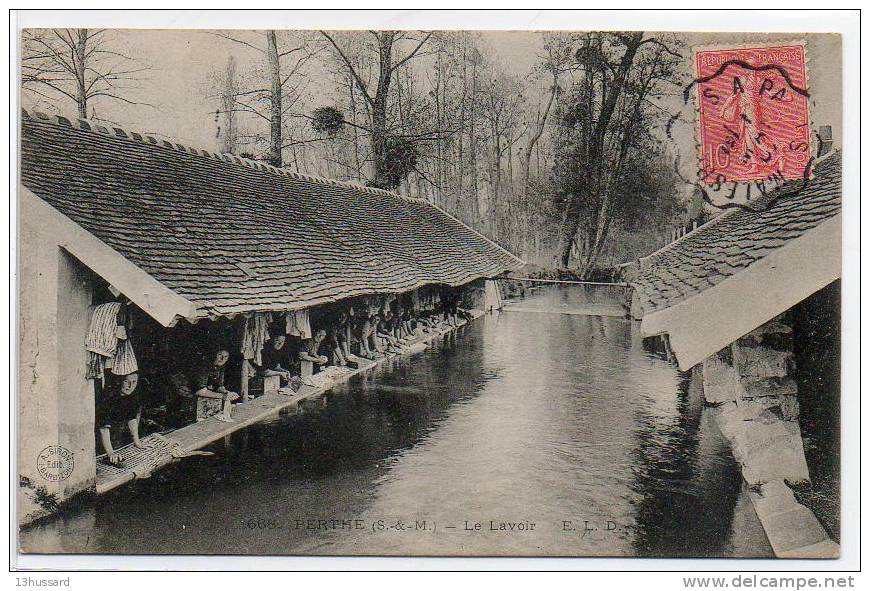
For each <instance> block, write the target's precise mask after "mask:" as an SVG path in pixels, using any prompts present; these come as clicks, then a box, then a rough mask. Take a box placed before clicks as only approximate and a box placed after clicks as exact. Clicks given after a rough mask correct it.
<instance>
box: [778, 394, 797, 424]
mask: <svg viewBox="0 0 870 591" xmlns="http://www.w3.org/2000/svg"><path fill="white" fill-rule="evenodd" d="M779 401H780V402H779V406H780V408H781V409H782V418H783V419H785V420H786V421H791V422H794V423H796V422H797V420H798V416H799V414H800V405H799V404H798V400H797V396H793V395H785V396H779Z"/></svg>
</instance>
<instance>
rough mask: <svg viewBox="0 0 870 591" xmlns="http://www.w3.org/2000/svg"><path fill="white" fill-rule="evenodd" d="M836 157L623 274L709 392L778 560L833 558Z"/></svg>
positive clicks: (635, 304)
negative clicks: (803, 178)
mask: <svg viewBox="0 0 870 591" xmlns="http://www.w3.org/2000/svg"><path fill="white" fill-rule="evenodd" d="M841 194H842V189H841V157H840V153H839V151H830V152H828V153H826V154H823V155H822V156H821V157H820V158H818V159H817V161H816V163H815V167H814V174H813V177H812V178H811V179H809V180H807V181H806V182H803V181H791V182H788V183H786V184H785V185H784V186H782V187H781V188H779V189H778V190H775V191H771V192H769V193H768V194H766V195H763V196H761V197H759V198H758V199H757V200H755V201H752V202H750V203H748V204H747V205H745V206H744V207H741V208H735V209H731V210H730V211H727V212H726V213H723V214H721V215H720V216H718V217H717V218H715V219H713V220H712V221H710V222H708V223H707V224H705V225H703V226H701V227H699V228H698V229H696V230H694V231H693V232H690V233H689V234H686V235H685V236H684V237H682V238H681V239H680V240H678V241H676V242H674V243H672V244H669V245H668V246H666V247H664V248H662V249H660V250H659V251H657V252H655V253H653V254H651V255H649V256H647V257H645V258H642V259H640V261H638V262H637V263H635V264H633V265H631V266H629V268H628V270H627V277H628V279H629V282H630V283H631V285H632V287H633V288H634V290H633V295H632V314H633V316H634V317H635V318H637V319H640V320H641V333H642V334H643V336H644V337H648V338H650V339H658V340H659V342H661V343H663V345H664V349H665V352H666V354H667V355H668V356H669V357H670V358H671V359H672V360H673V361H675V362H676V363H677V364H678V365H679V367H680V369H681V370H683V371H687V372H691V379H692V384H693V385H694V387H695V388H697V390H698V391H703V397H704V399H705V402H706V404H707V405H708V406H709V407H711V408H712V411H713V413H714V416H715V417H716V422H717V423H718V425H719V427H720V430H721V431H722V434H723V435H724V436H725V438H726V439H727V440H728V441H729V442H730V444H731V449H732V451H733V454H734V457H735V459H736V460H737V461H738V462H739V464H740V466H741V470H742V473H743V477H744V480H745V481H746V486H747V489H748V495H749V498H750V500H751V501H752V503H753V505H754V507H755V511H756V513H757V515H758V518H759V520H760V521H761V524H762V526H763V527H764V530H765V532H766V534H767V537H768V540H769V542H770V545H771V547H772V549H773V551H774V553H775V554H776V555H777V556H780V557H789V558H821V557H835V556H837V555H838V552H839V546H838V544H837V543H836V540H838V536H839V473H840V466H839V457H840V454H839V408H840V405H839V400H840V356H839V350H840V276H841V225H842V212H841Z"/></svg>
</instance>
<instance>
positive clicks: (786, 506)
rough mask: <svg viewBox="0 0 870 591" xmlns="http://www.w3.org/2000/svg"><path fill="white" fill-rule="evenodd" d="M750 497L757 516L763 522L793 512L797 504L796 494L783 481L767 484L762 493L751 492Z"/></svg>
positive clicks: (773, 481)
mask: <svg viewBox="0 0 870 591" xmlns="http://www.w3.org/2000/svg"><path fill="white" fill-rule="evenodd" d="M749 495H750V499H751V500H752V504H753V505H754V507H755V514H756V515H758V518H759V519H761V520H765V519H767V518H768V517H770V516H772V515H776V514H778V513H785V512H787V511H791V510H792V509H794V506H795V504H796V503H797V501H796V500H795V498H794V492H792V490H791V489H790V488H789V487H788V486H787V485H786V484H785V482H783V481H782V480H772V481H770V482H767V483H765V484H764V485H763V486H762V487H761V490H760V491H753V492H750V493H749Z"/></svg>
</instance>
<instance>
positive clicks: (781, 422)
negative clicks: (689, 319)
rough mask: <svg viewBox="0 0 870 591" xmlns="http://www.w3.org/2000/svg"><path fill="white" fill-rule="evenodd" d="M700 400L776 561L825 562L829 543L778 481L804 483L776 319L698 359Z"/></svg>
mask: <svg viewBox="0 0 870 591" xmlns="http://www.w3.org/2000/svg"><path fill="white" fill-rule="evenodd" d="M701 371H702V372H703V382H704V396H705V399H706V401H707V403H708V405H711V406H714V407H715V408H716V410H715V412H716V419H717V423H718V424H719V428H720V429H721V431H722V433H723V435H724V436H725V437H726V439H728V441H729V442H730V444H731V448H732V452H733V454H734V457H735V459H736V460H737V462H738V463H739V464H740V466H741V470H742V473H743V478H744V480H745V481H746V483H747V486H748V487H749V494H750V498H751V499H752V501H753V504H754V505H755V510H756V513H757V514H758V517H759V519H760V520H761V523H762V525H763V526H764V529H765V532H766V533H767V536H768V539H769V540H770V544H771V546H772V547H773V550H774V552H775V553H776V555H777V556H783V557H807V558H810V557H813V558H822V557H833V556H836V555H837V553H838V551H839V547H838V546H837V544H835V543H834V542H832V541H831V540H830V539H829V538H828V535H827V533H826V532H825V531H824V529H823V528H822V527H821V525H820V524H819V522H818V520H817V519H816V518H815V516H814V515H813V513H812V511H810V510H809V509H808V508H806V507H804V506H803V505H801V504H799V503H798V502H797V501H796V500H795V498H794V494H793V493H792V490H791V488H789V486H788V485H787V484H786V481H789V482H793V483H797V482H802V481H806V480H808V478H809V472H808V470H807V463H806V458H805V456H804V448H803V440H802V439H801V432H800V426H799V424H798V417H799V414H800V408H799V405H798V399H797V383H796V382H795V379H794V373H795V362H794V352H793V343H792V325H791V319H790V316H789V313H788V312H787V313H785V314H782V315H780V316H778V317H776V318H774V319H772V320H771V321H769V322H767V323H766V324H764V325H762V326H760V327H759V328H757V329H755V330H754V331H752V332H751V333H749V334H747V335H745V336H743V337H741V338H740V339H738V340H737V341H735V342H734V343H732V344H731V345H730V346H729V347H726V348H725V349H723V350H721V351H719V352H718V353H717V354H715V355H712V356H711V357H709V358H707V359H706V360H704V362H703V364H702V366H701Z"/></svg>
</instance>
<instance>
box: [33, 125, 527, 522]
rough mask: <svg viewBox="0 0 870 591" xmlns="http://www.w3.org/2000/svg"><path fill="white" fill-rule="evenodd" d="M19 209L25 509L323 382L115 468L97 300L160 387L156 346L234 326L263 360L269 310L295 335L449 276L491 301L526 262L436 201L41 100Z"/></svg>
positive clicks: (110, 477)
mask: <svg viewBox="0 0 870 591" xmlns="http://www.w3.org/2000/svg"><path fill="white" fill-rule="evenodd" d="M18 207H19V209H18V211H19V229H20V230H19V231H20V239H19V244H20V247H19V260H18V286H19V298H18V310H19V316H18V339H19V349H18V350H19V359H18V368H19V369H18V371H19V373H18V398H17V399H18V408H17V413H16V416H17V433H18V445H19V448H18V455H17V467H18V472H19V478H20V489H19V492H20V494H19V502H18V507H19V511H18V513H19V515H18V517H19V520H20V521H22V522H26V521H31V520H32V519H34V518H36V517H39V516H40V515H44V514H46V513H47V512H51V511H53V510H56V509H57V508H58V507H59V506H63V503H64V502H67V501H68V500H69V499H71V498H72V497H74V496H76V495H77V494H79V493H83V492H85V493H87V492H89V491H94V490H96V491H97V492H102V491H103V490H108V489H109V488H113V487H114V486H117V485H119V484H121V483H123V482H127V481H129V480H131V479H134V478H135V477H136V476H137V475H138V474H137V470H150V469H154V468H157V467H159V466H160V464H161V463H165V462H168V461H170V460H171V459H172V457H173V456H175V457H177V456H179V455H183V454H185V453H189V452H191V451H192V450H195V449H197V448H199V447H202V446H203V445H206V444H208V443H209V442H211V441H214V440H215V439H217V438H220V437H222V436H223V435H225V434H227V433H229V432H231V431H233V430H237V429H240V428H242V427H244V426H245V425H248V424H251V423H252V422H256V421H257V420H260V419H261V418H262V417H264V416H266V415H267V414H268V413H271V412H275V411H277V410H280V408H281V407H282V406H286V405H287V404H290V403H291V401H292V400H293V399H295V398H300V397H304V396H305V395H308V394H311V393H312V392H314V391H316V390H318V388H315V387H313V386H309V385H304V386H303V387H302V388H301V390H300V391H298V392H295V393H291V394H292V395H291V396H287V395H281V394H271V395H269V396H261V397H259V398H254V399H252V400H250V401H249V402H244V403H242V404H239V405H237V407H236V408H234V411H233V417H234V420H233V422H232V423H218V422H216V421H214V420H213V419H207V420H205V421H202V422H198V423H194V424H192V425H189V426H187V427H184V428H181V429H178V430H176V431H175V432H174V433H169V434H168V435H166V436H165V437H161V438H160V439H159V440H152V441H151V442H150V443H151V445H150V448H149V453H152V452H153V453H152V456H150V457H149V458H147V459H148V461H147V462H146V463H147V464H148V467H147V468H142V467H141V466H140V467H139V468H136V467H135V466H134V467H133V468H131V469H130V470H122V469H113V468H112V467H111V466H108V465H107V464H101V463H100V461H99V459H98V455H99V449H98V446H97V444H96V441H97V440H96V437H95V412H96V411H95V408H96V407H97V406H98V405H99V403H100V400H99V398H100V385H99V382H100V380H99V379H98V377H94V376H99V375H101V374H102V372H106V373H110V371H111V370H110V369H109V368H108V365H105V364H104V363H103V362H104V361H105V360H104V359H101V358H100V357H99V355H97V354H95V353H93V351H89V350H88V349H87V348H86V346H85V343H86V339H88V338H89V332H88V331H89V328H90V327H91V322H92V320H93V318H92V316H93V314H94V312H93V311H94V309H95V307H97V306H100V305H104V304H106V303H111V302H119V307H122V308H123V309H124V311H125V322H124V326H123V327H122V328H124V330H123V331H122V332H123V334H121V333H119V336H118V339H124V340H125V343H126V344H129V343H132V347H133V349H134V350H135V355H136V359H137V360H138V368H139V373H140V374H141V375H142V376H145V377H149V378H150V379H151V386H152V387H151V394H152V395H156V396H158V397H159V395H160V393H159V391H157V390H159V387H160V386H159V385H160V384H161V383H162V381H161V379H160V378H161V376H160V372H161V371H162V370H161V367H160V364H159V363H157V361H155V360H159V359H163V358H165V357H166V356H167V355H169V356H172V355H174V356H176V357H178V356H182V357H183V356H184V355H185V354H186V352H185V351H186V350H185V347H186V344H187V343H191V344H190V349H191V350H192V349H193V344H192V343H194V341H196V342H197V343H199V344H201V343H202V342H203V340H205V341H207V340H208V339H210V338H214V339H217V338H224V337H227V339H228V341H229V342H233V343H235V344H234V345H233V347H234V348H233V349H232V350H231V351H230V353H231V355H232V356H233V357H239V358H240V359H241V366H242V367H246V364H245V360H246V359H247V357H248V356H247V355H243V354H242V352H240V349H239V348H238V347H236V345H237V344H238V339H236V337H237V336H238V335H239V334H241V332H242V331H245V330H247V328H248V326H249V323H254V321H255V320H259V319H262V318H263V315H266V314H269V315H271V319H272V321H273V322H274V321H275V320H276V319H279V318H280V320H281V321H282V322H284V321H285V319H286V323H287V326H288V334H289V331H290V325H291V321H292V322H297V321H298V320H300V319H302V318H304V319H305V324H306V329H307V330H308V331H310V327H308V323H309V322H310V323H311V324H312V325H313V324H315V323H316V319H317V317H318V315H319V314H320V311H322V310H326V309H328V308H329V307H330V306H332V307H336V306H342V307H343V309H344V310H348V309H353V307H354V306H355V307H356V308H357V309H359V308H360V306H364V307H366V308H377V306H379V305H380V306H383V305H385V303H388V302H389V301H391V300H395V299H396V298H404V297H408V298H410V297H411V296H413V297H414V301H419V299H420V298H423V299H424V300H426V301H429V302H432V301H435V300H437V299H438V294H439V293H442V292H444V291H445V290H446V291H447V292H450V293H453V294H455V296H451V297H455V298H456V299H457V301H460V303H461V305H462V306H463V308H465V309H467V310H472V309H476V310H483V309H484V308H485V307H486V306H487V304H486V302H485V299H486V298H487V297H488V296H487V295H486V294H488V293H491V292H492V285H489V286H485V284H484V281H485V280H486V279H489V278H493V277H497V276H499V275H500V274H502V273H504V272H507V271H512V270H516V269H518V268H519V267H520V266H522V261H520V260H519V259H518V258H517V257H515V256H513V255H512V254H511V253H509V252H508V251H506V250H505V249H503V248H501V247H500V246H498V245H497V244H495V243H494V242H492V241H490V240H488V239H486V238H485V237H483V236H482V235H480V234H479V233H477V232H475V231H473V230H472V229H471V228H469V227H468V226H466V225H464V224H463V223H461V222H460V221H458V220H457V219H455V218H453V217H452V216H450V215H449V214H447V213H446V212H445V211H443V210H441V209H439V208H438V207H436V206H434V205H432V204H429V203H427V202H426V201H424V200H420V199H413V198H408V197H403V196H400V195H398V194H396V193H392V192H389V191H384V190H380V189H375V188H368V187H363V186H359V185H354V184H350V183H344V182H338V181H333V180H327V179H319V178H313V177H310V176H306V175H302V174H297V173H294V172H291V171H289V170H286V169H279V168H275V167H272V166H269V165H266V164H263V163H261V162H255V161H251V160H246V159H242V158H239V157H236V156H233V155H228V154H215V153H211V152H207V151H203V150H197V149H193V148H190V147H187V146H183V145H180V144H176V143H171V142H169V141H165V140H158V139H155V138H153V137H150V136H147V135H142V134H138V133H134V132H129V131H125V130H122V129H119V128H114V127H109V126H105V125H102V124H99V123H95V122H89V121H85V120H75V119H67V118H64V117H60V116H46V115H43V114H40V113H35V112H27V111H25V112H24V113H23V114H22V126H21V153H20V185H19V201H18ZM491 305H492V304H491V303H490V306H491ZM309 313H310V314H309ZM120 324H121V323H120V322H119V326H120ZM245 334H246V335H247V334H248V333H247V332H246V333H245ZM186 339H190V340H189V341H188V340H186ZM233 339H236V340H233ZM118 342H119V343H120V342H121V341H120V340H119V341H118ZM247 345H250V343H247ZM259 346H262V343H260V344H259ZM119 347H120V345H119ZM249 348H250V347H249ZM155 352H162V354H163V357H161V356H160V355H157V354H156V353H155ZM258 354H259V350H257V351H254V352H253V353H252V355H258ZM101 363H102V364H103V365H100V364H101ZM230 363H231V364H232V363H233V361H232V359H231V361H230ZM104 365H105V367H104ZM365 367H367V366H366V365H365V364H363V367H360V368H358V371H363V370H364V369H365ZM320 386H321V387H320V388H319V389H320V390H323V389H324V388H326V387H328V384H326V383H324V384H321V385H320ZM155 391H156V392H155ZM285 394H286V393H285ZM154 454H157V455H154Z"/></svg>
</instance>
